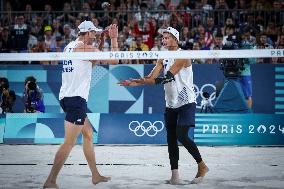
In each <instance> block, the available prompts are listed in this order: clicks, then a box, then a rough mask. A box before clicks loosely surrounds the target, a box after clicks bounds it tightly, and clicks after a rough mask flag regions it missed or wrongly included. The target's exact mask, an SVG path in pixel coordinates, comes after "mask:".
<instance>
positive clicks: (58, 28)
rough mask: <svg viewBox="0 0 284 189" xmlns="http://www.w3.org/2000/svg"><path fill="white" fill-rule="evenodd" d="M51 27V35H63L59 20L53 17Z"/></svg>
mask: <svg viewBox="0 0 284 189" xmlns="http://www.w3.org/2000/svg"><path fill="white" fill-rule="evenodd" d="M52 28H53V37H54V38H56V37H58V36H63V33H64V32H63V27H62V25H61V22H60V20H58V19H54V20H53V23H52Z"/></svg>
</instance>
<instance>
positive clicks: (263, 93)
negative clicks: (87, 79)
mask: <svg viewBox="0 0 284 189" xmlns="http://www.w3.org/2000/svg"><path fill="white" fill-rule="evenodd" d="M152 68H153V65H110V66H95V67H94V68H93V73H92V74H93V78H92V82H91V89H90V98H89V102H88V109H89V112H93V113H162V112H163V111H164V106H165V101H164V91H163V86H141V87H122V86H118V85H117V82H118V81H120V80H122V79H127V78H137V77H142V76H144V75H147V74H148V73H149V72H150V70H151V69H152ZM283 69H284V65H272V64H254V65H252V68H251V70H252V79H253V111H254V112H255V113H268V114H273V113H284V100H283V98H284V87H283V83H284V71H283ZM193 71H194V83H195V85H196V86H195V90H196V92H197V96H198V99H197V101H198V104H197V111H200V109H199V108H200V101H201V97H200V93H202V92H204V91H206V92H209V93H214V92H215V88H214V84H215V82H216V81H222V80H223V79H224V77H223V74H222V72H221V70H220V69H219V66H218V65H193ZM29 75H33V76H35V77H36V78H37V80H38V85H39V86H40V87H41V88H42V89H43V91H44V101H45V105H46V112H47V113H60V112H61V108H60V106H59V102H58V94H59V89H60V86H61V69H60V66H0V76H4V77H8V79H9V81H10V88H11V89H13V90H15V91H16V94H17V95H18V98H17V102H16V105H15V108H14V110H15V112H23V109H24V105H23V102H22V100H21V96H22V93H23V88H24V79H25V77H27V76H29ZM212 97H213V98H212V103H213V104H214V102H215V99H214V95H213V96H212Z"/></svg>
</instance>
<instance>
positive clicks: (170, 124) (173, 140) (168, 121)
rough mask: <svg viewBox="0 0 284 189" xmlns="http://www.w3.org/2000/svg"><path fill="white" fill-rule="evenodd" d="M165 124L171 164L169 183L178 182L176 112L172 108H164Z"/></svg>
mask: <svg viewBox="0 0 284 189" xmlns="http://www.w3.org/2000/svg"><path fill="white" fill-rule="evenodd" d="M165 125H166V130H167V143H168V153H169V159H170V165H171V172H172V175H171V179H170V180H169V183H170V184H179V183H180V179H179V174H178V160H179V148H178V143H177V134H176V126H177V114H176V112H175V111H174V109H171V108H166V111H165Z"/></svg>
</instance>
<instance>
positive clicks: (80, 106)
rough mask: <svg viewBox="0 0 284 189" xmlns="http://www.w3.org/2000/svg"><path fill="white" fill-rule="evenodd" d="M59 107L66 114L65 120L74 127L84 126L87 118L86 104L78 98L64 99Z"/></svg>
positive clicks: (82, 99)
mask: <svg viewBox="0 0 284 189" xmlns="http://www.w3.org/2000/svg"><path fill="white" fill-rule="evenodd" d="M60 106H61V108H62V109H63V111H64V112H65V113H66V116H65V120H66V121H68V122H70V123H73V124H75V125H84V122H85V118H86V117H87V102H86V100H85V99H84V98H82V97H80V96H74V97H64V98H63V99H61V100H60Z"/></svg>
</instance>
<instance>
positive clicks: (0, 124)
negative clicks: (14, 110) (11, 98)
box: [0, 115, 6, 144]
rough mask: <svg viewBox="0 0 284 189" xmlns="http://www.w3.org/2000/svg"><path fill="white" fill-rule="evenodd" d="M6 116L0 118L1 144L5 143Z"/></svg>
mask: <svg viewBox="0 0 284 189" xmlns="http://www.w3.org/2000/svg"><path fill="white" fill-rule="evenodd" d="M5 121H6V119H5V115H1V116H0V144H1V143H3V138H4V130H5Z"/></svg>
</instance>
